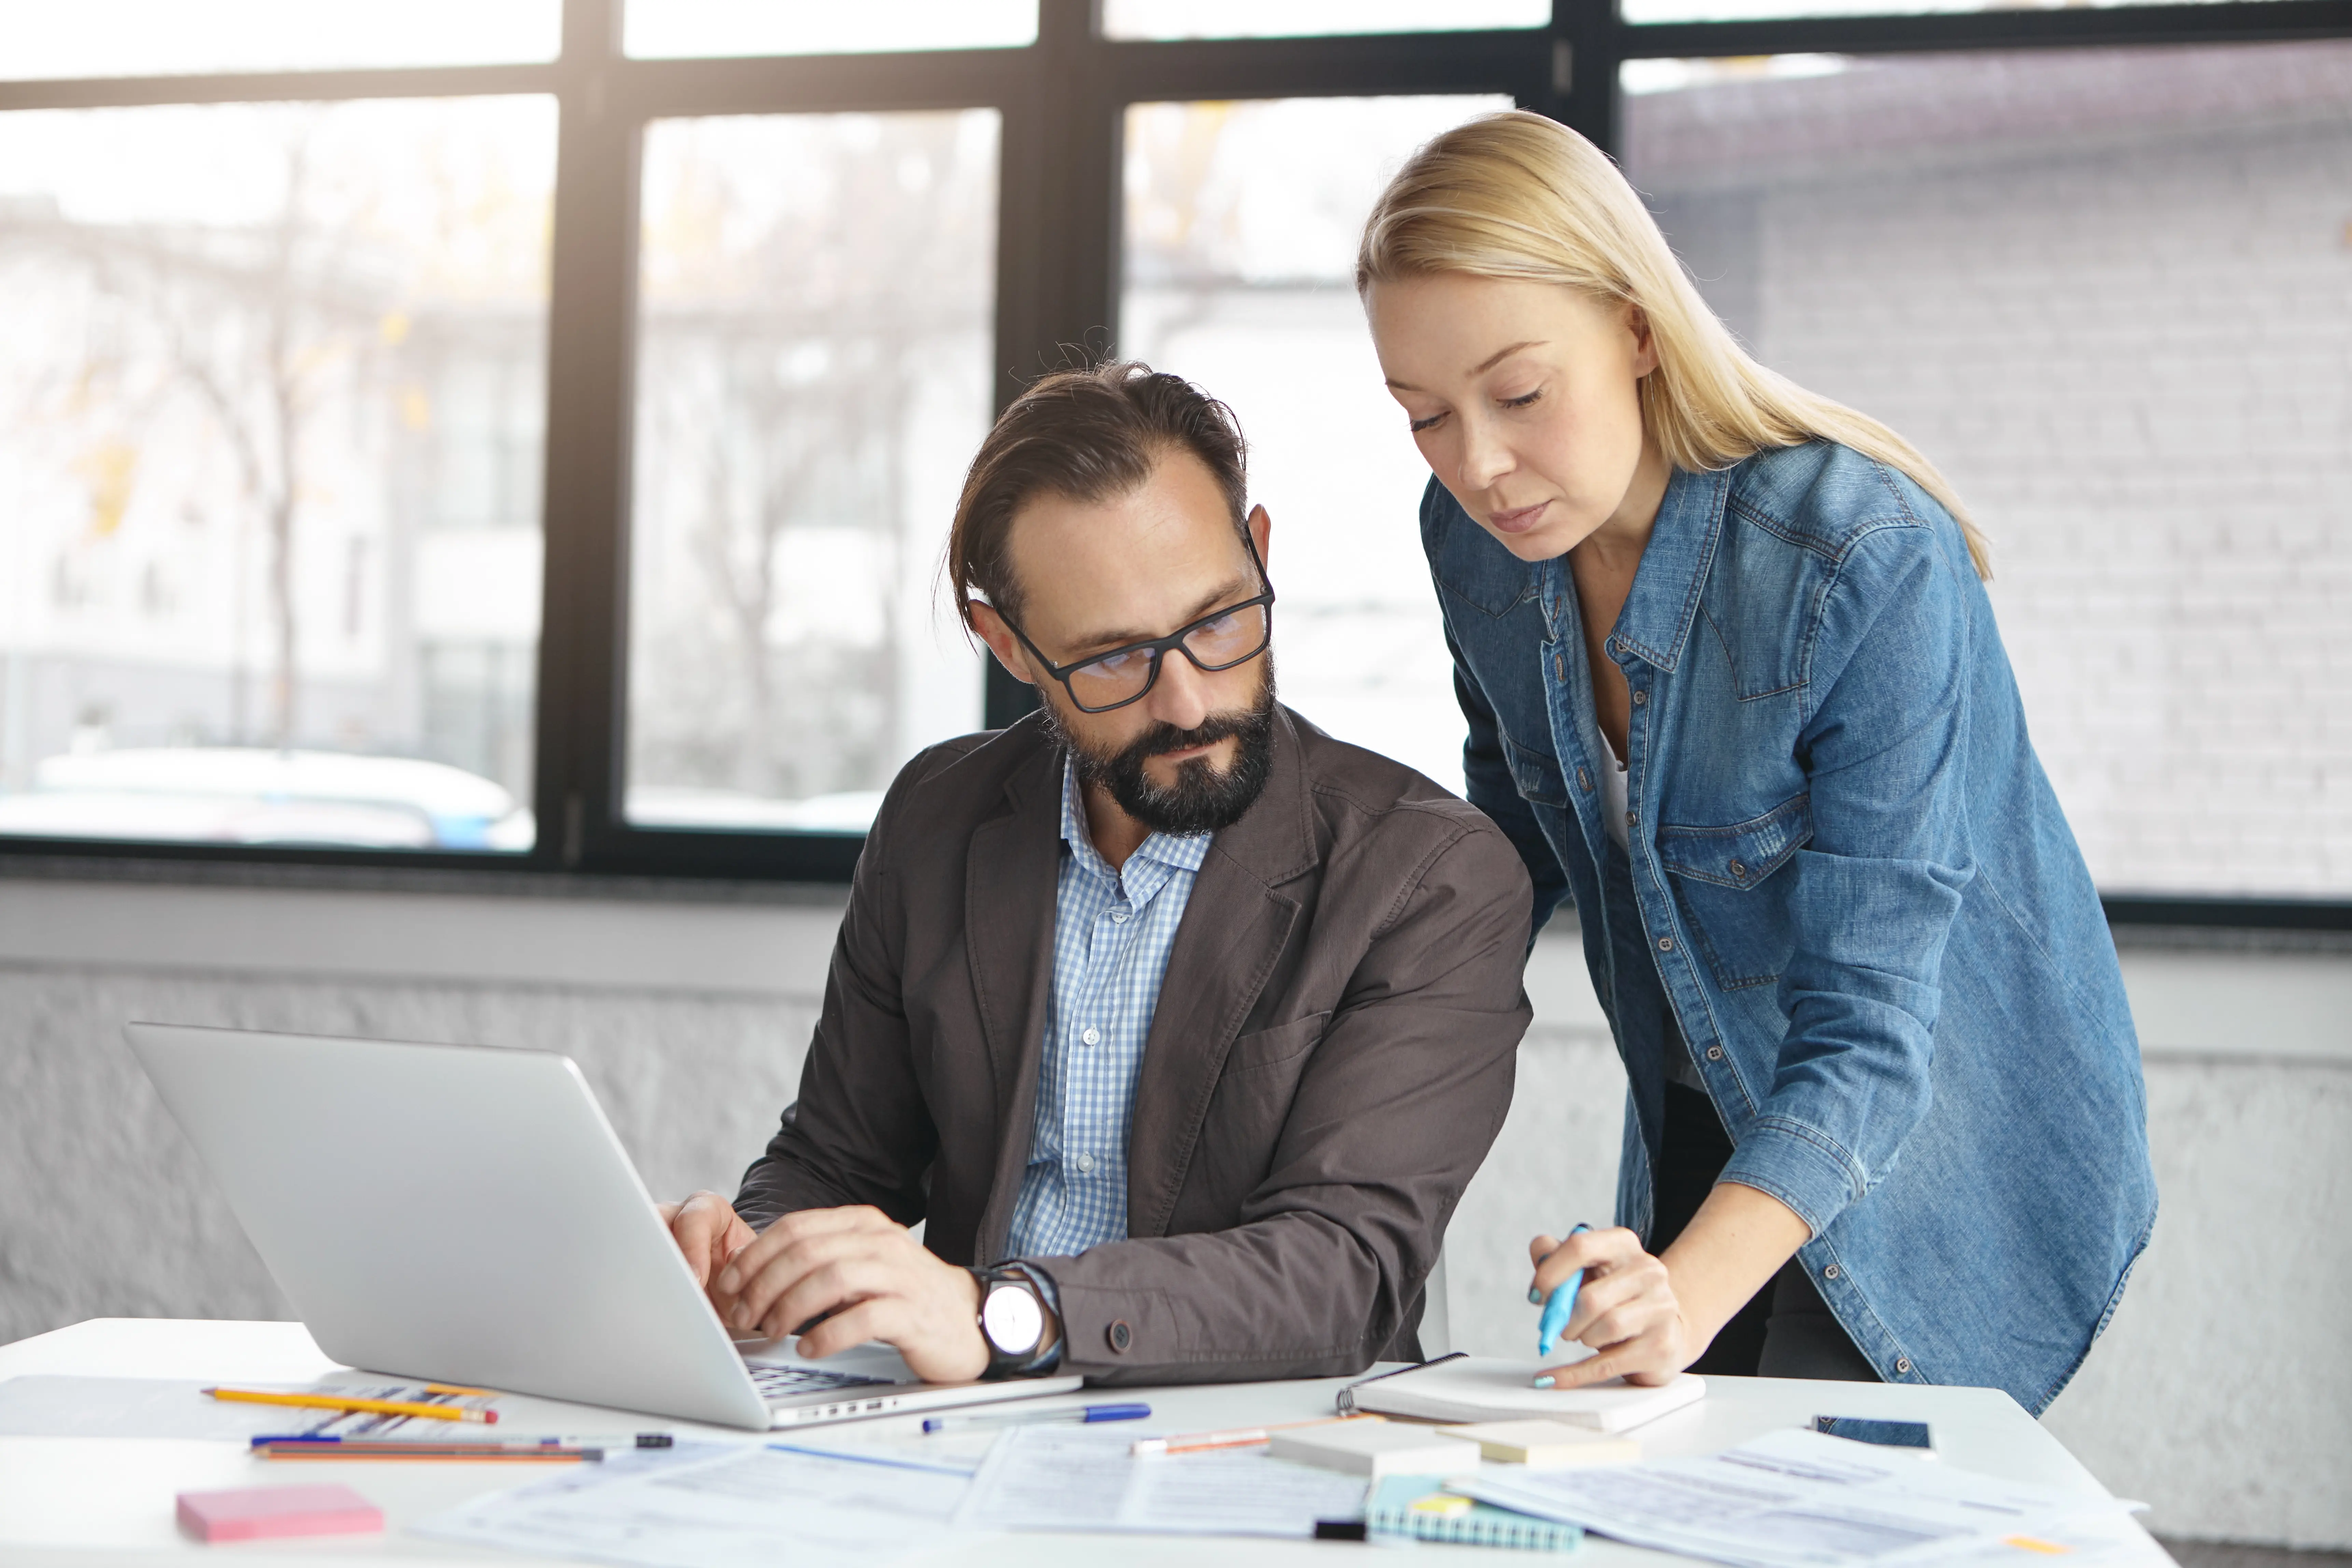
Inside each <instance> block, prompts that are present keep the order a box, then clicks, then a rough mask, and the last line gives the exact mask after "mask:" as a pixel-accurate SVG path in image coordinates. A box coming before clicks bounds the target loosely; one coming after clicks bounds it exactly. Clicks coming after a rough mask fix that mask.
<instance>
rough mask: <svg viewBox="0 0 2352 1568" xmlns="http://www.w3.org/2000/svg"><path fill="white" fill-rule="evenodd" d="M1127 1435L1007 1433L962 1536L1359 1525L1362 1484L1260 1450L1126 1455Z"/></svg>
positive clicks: (1293, 1530)
mask: <svg viewBox="0 0 2352 1568" xmlns="http://www.w3.org/2000/svg"><path fill="white" fill-rule="evenodd" d="M1134 1436H1135V1435H1134V1434H1133V1433H1132V1432H1129V1431H1122V1430H1117V1429H1114V1430H1112V1431H1108V1432H1105V1431H1101V1430H1098V1429H1091V1428H1088V1427H1085V1426H1015V1427H1013V1429H1011V1430H1010V1431H1008V1432H1006V1433H1005V1434H1004V1436H1003V1438H1002V1439H1001V1440H1000V1441H999V1442H998V1443H997V1445H996V1447H994V1448H993V1449H992V1450H991V1451H990V1453H989V1456H988V1458H987V1461H986V1462H985V1463H983V1464H982V1466H981V1468H980V1474H979V1475H978V1476H976V1477H974V1478H973V1479H972V1485H971V1496H970V1498H969V1499H968V1500H967V1501H966V1503H965V1505H964V1509H963V1511H962V1513H961V1516H959V1518H958V1521H957V1522H958V1523H960V1524H961V1525H962V1526H963V1528H965V1529H967V1530H1090V1531H1091V1530H1100V1531H1148V1532H1150V1533H1152V1534H1160V1535H1287V1536H1312V1535H1313V1534H1314V1533H1315V1521H1317V1520H1320V1519H1360V1518H1362V1517H1363V1511H1364V1479H1363V1478H1362V1477H1361V1476H1343V1475H1339V1474H1338V1473H1336V1472H1334V1471H1330V1470H1318V1469H1310V1468H1307V1467H1306V1466H1304V1465H1293V1464H1287V1463H1285V1462H1284V1461H1282V1460H1280V1459H1272V1458H1267V1457H1266V1455H1265V1451H1264V1450H1263V1449H1243V1450H1239V1451H1234V1450H1223V1451H1218V1452H1213V1453H1206V1454H1153V1455H1147V1456H1144V1457H1142V1458H1137V1457H1136V1456H1134V1455H1131V1454H1129V1452H1128V1447H1129V1444H1130V1443H1132V1442H1133V1441H1134Z"/></svg>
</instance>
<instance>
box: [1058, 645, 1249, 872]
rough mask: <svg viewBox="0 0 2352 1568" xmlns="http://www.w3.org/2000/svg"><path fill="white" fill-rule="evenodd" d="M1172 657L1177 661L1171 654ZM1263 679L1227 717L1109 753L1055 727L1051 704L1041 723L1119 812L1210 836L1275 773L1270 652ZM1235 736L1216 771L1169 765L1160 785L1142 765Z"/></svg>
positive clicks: (1166, 728)
mask: <svg viewBox="0 0 2352 1568" xmlns="http://www.w3.org/2000/svg"><path fill="white" fill-rule="evenodd" d="M1168 657H1169V658H1183V657H1184V656H1183V655H1182V654H1181V653H1171V654H1170V655H1169V656H1168ZM1045 725H1046V728H1047V730H1048V731H1049V732H1051V733H1052V735H1053V736H1054V738H1055V740H1057V741H1059V742H1061V743H1062V745H1063V747H1064V748H1065V749H1066V751H1068V752H1069V753H1070V762H1071V765H1072V766H1073V767H1075V768H1076V770H1077V774H1078V782H1079V783H1081V784H1100V785H1102V786H1103V787H1104V788H1105V789H1108V791H1110V797H1111V799H1113V800H1115V801H1117V802H1118V805H1119V809H1120V810H1122V811H1124V812H1126V813H1127V814H1128V816H1131V817H1133V818H1135V820H1136V821H1138V822H1139V823H1141V824H1143V826H1146V827H1148V828H1150V829H1151V830H1152V831H1153V832H1155V833H1214V832H1216V831H1217V830H1218V829H1219V828H1223V827H1231V826H1233V825H1234V823H1236V822H1239V821H1240V820H1241V819H1242V816H1243V814H1244V813H1245V812H1247V811H1248V810H1249V808H1250V807H1251V806H1252V805H1255V804H1256V803H1257V797H1258V796H1259V795H1261V794H1263V793H1264V792H1265V781H1266V779H1267V777H1268V776H1269V775H1270V774H1271V773H1273V772H1274V654H1273V651H1272V650H1271V649H1269V650H1267V652H1266V654H1265V681H1264V684H1263V685H1261V686H1260V687H1259V688H1258V697H1257V701H1256V703H1255V705H1254V706H1252V707H1250V708H1247V709H1244V710H1241V711H1238V712H1233V713H1212V714H1210V715H1209V717H1208V718H1207V719H1206V720H1204V721H1202V723H1201V724H1200V725H1199V726H1198V727H1197V728H1195V729H1191V730H1179V729H1178V728H1176V726H1174V725H1173V724H1165V723H1162V724H1155V725H1153V726H1152V727H1151V728H1150V729H1149V730H1146V731H1144V732H1143V733H1142V734H1140V735H1138V736H1137V737H1136V738H1135V739H1134V740H1132V741H1130V742H1128V743H1127V744H1126V745H1125V746H1123V747H1121V748H1120V749H1119V750H1118V751H1116V752H1094V751H1089V750H1088V749H1087V747H1086V746H1084V745H1082V744H1080V743H1079V742H1078V740H1077V738H1076V737H1075V736H1074V735H1072V734H1071V733H1070V732H1069V730H1068V729H1067V728H1066V726H1065V725H1064V724H1063V723H1062V721H1061V716H1060V715H1059V714H1057V713H1055V711H1054V709H1053V707H1052V705H1051V704H1048V705H1047V706H1046V708H1045ZM1228 736H1231V737H1234V739H1235V740H1236V741H1238V742H1239V745H1238V746H1237V748H1236V749H1235V751H1234V761H1233V765H1232V766H1231V767H1229V768H1227V769H1226V770H1225V771H1224V772H1223V773H1218V772H1216V771H1215V770H1214V769H1213V768H1212V767H1211V766H1210V763H1209V759H1208V758H1206V757H1194V758H1193V759H1192V761H1190V762H1186V763H1178V764H1177V765H1176V779H1175V782H1174V783H1173V784H1167V785H1165V786H1163V785H1160V784H1154V783H1152V782H1151V780H1150V778H1149V777H1147V776H1146V775H1145V773H1144V771H1143V764H1144V763H1146V762H1147V761H1149V760H1150V759H1151V758H1153V757H1156V756H1159V755H1160V754H1161V753H1162V752H1181V751H1188V750H1190V749H1191V748H1192V747H1194V746H1206V745H1210V744H1213V743H1214V742H1218V741H1222V740H1224V739H1225V738H1226V737H1228Z"/></svg>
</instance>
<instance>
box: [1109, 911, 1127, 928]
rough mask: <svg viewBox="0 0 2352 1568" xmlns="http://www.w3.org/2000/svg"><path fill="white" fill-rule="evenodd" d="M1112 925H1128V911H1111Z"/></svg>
mask: <svg viewBox="0 0 2352 1568" xmlns="http://www.w3.org/2000/svg"><path fill="white" fill-rule="evenodd" d="M1110 923H1111V924H1113V925H1118V926H1123V925H1125V924H1126V923H1127V911H1126V910H1111V912H1110Z"/></svg>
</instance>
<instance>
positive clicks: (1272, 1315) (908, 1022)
mask: <svg viewBox="0 0 2352 1568" xmlns="http://www.w3.org/2000/svg"><path fill="white" fill-rule="evenodd" d="M1062 765H1063V753H1062V752H1061V751H1060V749H1059V748H1057V747H1056V746H1055V745H1054V744H1053V743H1052V742H1050V741H1049V740H1048V739H1047V738H1046V735H1045V730H1044V728H1043V726H1042V725H1041V724H1040V723H1039V722H1038V721H1037V720H1036V719H1035V718H1034V716H1033V717H1031V718H1029V719H1025V720H1024V721H1021V722H1020V723H1017V724H1015V725H1013V726H1012V727H1011V728H1010V729H1007V730H1003V731H997V732H994V733H991V734H983V735H971V736H966V737H964V738H963V739H961V740H957V741H950V742H947V743H945V744H943V745H940V746H935V747H933V748H932V749H931V750H929V751H928V752H924V753H922V754H921V755H920V756H919V757H917V758H915V760H914V761H912V762H911V763H908V764H907V767H906V768H905V770H904V771H903V772H901V773H899V775H898V780H897V782H896V783H895V784H892V785H891V787H890V792H889V795H888V796H887V798H886V799H885V800H884V802H883V805H882V809H881V812H880V815H879V816H877V818H876V820H875V824H874V830H873V832H872V834H871V836H870V837H867V839H866V850H865V854H864V856H863V857H862V858H860V859H859V861H858V864H857V876H856V885H855V887H854V888H853V889H852V891H851V894H850V901H849V909H848V912H847V913H846V914H845V916H844V917H843V920H842V925H841V936H840V940H839V942H838V943H837V944H836V945H835V949H834V954H833V969H832V973H831V976H830V978H829V979H828V981H827V983H826V985H825V998H824V1014H823V1016H821V1017H820V1018H819V1019H818V1021H817V1026H816V1034H815V1037H814V1041H813V1042H812V1044H811V1046H810V1047H809V1056H808V1062H807V1065H806V1067H805V1068H803V1072H802V1076H801V1094H800V1100H799V1103H798V1105H797V1106H796V1107H795V1108H794V1109H793V1111H790V1112H787V1114H786V1116H785V1119H784V1125H783V1127H782V1130H781V1131H778V1132H777V1134H776V1136H775V1138H774V1140H773V1141H772V1142H770V1144H769V1145H768V1152H767V1154H766V1155H765V1156H764V1157H763V1158H762V1159H761V1160H760V1161H759V1162H757V1163H754V1164H753V1165H752V1166H751V1169H750V1170H749V1171H748V1172H746V1173H744V1177H743V1189H742V1192H741V1193H740V1195H738V1196H737V1198H736V1200H735V1206H736V1208H737V1209H738V1211H740V1213H741V1214H742V1215H743V1216H744V1218H745V1219H747V1220H748V1221H750V1222H751V1224H752V1225H753V1226H766V1225H767V1224H768V1223H769V1222H770V1221H772V1220H773V1219H774V1218H775V1217H776V1216H777V1215H782V1214H787V1213H790V1212H792V1211H793V1210H795V1209H803V1208H825V1207H837V1206H841V1205H852V1204H871V1205H875V1206H876V1207H877V1208H879V1209H881V1210H882V1211H883V1212H884V1213H886V1214H887V1215H890V1216H891V1217H892V1218H893V1219H895V1220H897V1221H898V1222H899V1223H900V1224H902V1225H911V1224H913V1223H914V1222H915V1221H917V1220H923V1221H925V1222H927V1224H926V1228H925V1230H924V1243H925V1245H926V1246H928V1247H929V1248H930V1249H931V1250H932V1251H933V1252H935V1253H937V1254H938V1255H939V1256H940V1257H941V1258H945V1259H947V1260H948V1261H950V1262H951V1263H973V1262H980V1261H990V1262H993V1261H997V1260H999V1259H1000V1257H1001V1249H1002V1248H1003V1245H1004V1239H1005V1236H1006V1233H1007V1230H1008V1228H1009V1227H1010V1225H1011V1223H1012V1217H1013V1200H1014V1199H1015V1197H1016V1196H1017V1195H1018V1194H1019V1193H1020V1190H1021V1181H1022V1175H1023V1172H1024V1169H1025V1168H1026V1166H1027V1163H1028V1160H1029V1139H1030V1128H1031V1125H1032V1121H1033V1118H1034V1112H1035V1103H1036V1090H1037V1074H1038V1061H1039V1057H1040V1054H1041V1052H1042V1051H1043V1049H1044V1044H1045V1013H1046V1004H1047V1001H1048V999H1049V996H1050V994H1051V992H1052V988H1053V963H1054V942H1053V932H1054V906H1055V885H1056V879H1057V874H1058V870H1059V866H1060V856H1061V779H1062ZM1528 905H1529V894H1528V878H1527V873H1526V871H1525V870H1524V869H1523V868H1521V865H1520V862H1519V858H1518V854H1517V851H1516V850H1514V849H1513V848H1512V847H1511V844H1510V841H1509V840H1508V839H1507V838H1506V837H1503V834H1502V832H1501V831H1500V830H1499V829H1498V828H1496V826H1494V824H1492V823H1491V822H1489V821H1488V820H1487V819H1486V817H1485V816H1482V815H1480V814H1479V813H1478V812H1477V811H1476V810H1475V809H1473V808H1472V807H1471V806H1469V805H1465V803H1464V802H1462V801H1459V800H1457V799H1455V798H1454V796H1452V795H1448V794H1446V793H1445V792H1444V790H1442V789H1440V788H1438V787H1437V786H1436V785H1435V784H1431V783H1430V782H1429V781H1428V780H1427V779H1424V778H1423V777H1422V776H1421V775H1420V774H1419V773H1414V772H1412V770H1411V769H1408V768H1405V767H1403V766H1402V765H1400V764H1398V763H1393V762H1391V761H1390V760H1388V759H1387V758H1385V757H1381V756H1378V755H1376V754H1374V753H1372V752H1367V751H1363V750H1361V749H1360V748H1359V747H1355V746H1350V745H1348V744H1346V743H1344V742H1339V741H1335V740H1333V739H1331V738H1330V737H1329V736H1328V735H1326V734H1324V733H1323V732H1322V731H1319V730H1317V729H1316V728H1314V726H1312V725H1311V724H1308V723H1307V721H1304V720H1303V719H1300V718H1299V717H1298V716H1297V715H1296V714H1294V713H1291V712H1290V711H1289V710H1287V709H1284V710H1280V711H1279V712H1278V713H1277V715H1276V724H1275V737H1274V765H1273V771H1272V774H1271V777H1270V778H1269V780H1268V782H1267V784H1266V787H1265V794H1263V795H1261V796H1259V798H1258V801H1257V803H1256V804H1255V805H1253V806H1252V807H1251V808H1250V810H1249V812H1248V813H1247V814H1246V815H1245V816H1243V818H1242V819H1241V820H1240V821H1239V822H1237V823H1235V824H1234V825H1233V826H1231V827H1228V828H1226V829H1224V830H1223V831H1222V832H1220V833H1219V834H1218V835H1217V836H1216V840H1215V842H1214V844H1213V846H1212V847H1211V848H1210V850H1209V855H1208V858H1207V859H1206V861H1205V862H1204V863H1203V864H1202V868H1201V872H1200V876H1199V879H1198V880H1197V881H1196V882H1195V883H1194V885H1193V889H1192V901H1191V903H1190V904H1189V905H1188V906H1187V907H1186V910H1185V913H1184V921H1183V923H1182V925H1181V927H1180V928H1179V929H1178V931H1177V936H1176V943H1175V947H1174V950H1173V951H1172V952H1171V953H1170V955H1169V960H1168V971H1167V977H1166V979H1165V981H1164V982H1163V983H1162V985H1161V988H1160V1004H1159V1008H1158V1011H1157V1012H1156V1014H1155V1015H1154V1016H1153V1018H1152V1024H1151V1032H1150V1036H1149V1037H1148V1038H1147V1040H1146V1042H1145V1046H1144V1054H1143V1065H1142V1068H1141V1070H1140V1072H1139V1075H1138V1078H1137V1081H1136V1089H1135V1109H1134V1120H1133V1122H1132V1128H1131V1131H1130V1135H1129V1137H1130V1142H1129V1165H1128V1171H1129V1178H1128V1194H1127V1229H1128V1236H1129V1239H1128V1240H1125V1241H1118V1242H1111V1243H1108V1244H1106V1245H1104V1246H1100V1247H1090V1248H1088V1249H1087V1251H1086V1252H1084V1253H1082V1254H1080V1255H1078V1256H1077V1257H1075V1258H1049V1259H1044V1260H1041V1261H1040V1263H1039V1267H1040V1268H1041V1270H1042V1272H1044V1273H1045V1274H1047V1275H1049V1276H1050V1277H1051V1279H1052V1280H1053V1282H1054V1285H1055V1289H1056V1290H1057V1291H1058V1292H1059V1295H1060V1298H1061V1311H1062V1325H1063V1331H1064V1334H1065V1344H1066V1348H1065V1350H1064V1352H1063V1362H1062V1366H1063V1370H1065V1371H1070V1372H1082V1373H1087V1375H1088V1376H1090V1377H1093V1378H1096V1379H1097V1380H1099V1381H1102V1382H1106V1383H1153V1382H1159V1383H1168V1382H1214V1381H1226V1380H1231V1381H1242V1380H1248V1379H1256V1378H1278V1377H1309V1376H1332V1375H1343V1374H1348V1373H1355V1372H1359V1371H1360V1370H1362V1369H1363V1368H1364V1367H1365V1366H1367V1365H1369V1364H1370V1363H1371V1362H1372V1361H1374V1360H1376V1359H1380V1358H1383V1357H1411V1358H1413V1359H1418V1343H1417V1340H1416V1330H1417V1329H1418V1327H1419V1325H1420V1321H1421V1311H1422V1282H1423V1279H1425V1278H1426V1277H1427V1276H1428V1274H1429V1271H1430V1269H1431V1268H1432V1267H1433V1266H1434V1264H1435V1262H1436V1260H1437V1249H1438V1245H1439V1243H1440V1241H1441V1240H1442V1239H1443V1238H1444V1232H1445V1226H1446V1222H1447V1220H1449V1219H1450V1218H1451V1217H1452V1216H1453V1213H1454V1205H1455V1204H1456V1203H1458V1202H1459V1201H1460V1200H1461V1196H1462V1190H1463V1188H1464V1187H1465V1186H1466V1185H1467V1184H1469V1181H1470V1177H1471V1175H1472V1174H1473V1173H1475V1171H1476V1170H1477V1169H1478V1164H1479V1162H1480V1161H1482V1160H1483V1159H1485V1158H1486V1151H1487V1149H1488V1147H1489V1146H1491V1145H1492V1144H1493V1142H1494V1140H1495V1135H1496V1132H1497V1131H1500V1130H1501V1128H1502V1124H1503V1115H1504V1112H1505V1111H1506V1110H1507V1109H1508V1108H1509V1106H1510V1101H1511V1079H1512V1073H1513V1068H1514V1065H1515V1057H1516V1053H1517V1047H1518V1043H1519V1037H1520V1036H1521V1034H1523V1033H1524V1032H1525V1031H1526V1029H1527V1026H1528V1016H1529V1013H1528V1003H1527V998H1526V995H1525V994H1524V993H1523V992H1522V991H1521V989H1520V985H1519V981H1520V971H1521V966H1522V962H1523V959H1524V956H1525V954H1526V952H1527V932H1528Z"/></svg>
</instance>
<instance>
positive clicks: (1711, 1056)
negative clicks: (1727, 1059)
mask: <svg viewBox="0 0 2352 1568" xmlns="http://www.w3.org/2000/svg"><path fill="white" fill-rule="evenodd" d="M1706 1059H1707V1060H1709V1061H1711V1062H1719V1061H1721V1060H1722V1059H1723V1047H1721V1046H1709V1047H1707V1048H1706Z"/></svg>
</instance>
